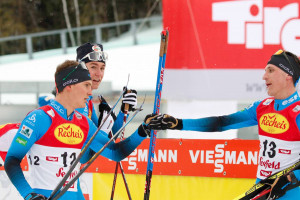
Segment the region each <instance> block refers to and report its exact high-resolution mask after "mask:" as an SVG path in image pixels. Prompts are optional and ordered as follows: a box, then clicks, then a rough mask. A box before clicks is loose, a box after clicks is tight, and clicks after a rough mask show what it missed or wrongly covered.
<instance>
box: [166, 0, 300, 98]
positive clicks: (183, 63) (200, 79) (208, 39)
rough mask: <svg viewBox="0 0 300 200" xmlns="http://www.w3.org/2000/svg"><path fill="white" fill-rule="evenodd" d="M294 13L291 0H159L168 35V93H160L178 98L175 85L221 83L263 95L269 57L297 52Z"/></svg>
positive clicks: (298, 22)
mask: <svg viewBox="0 0 300 200" xmlns="http://www.w3.org/2000/svg"><path fill="white" fill-rule="evenodd" d="M299 13H300V11H299V1H297V0H285V1H282V0H235V1H226V0H201V1H198V0H186V1H183V0H164V1H163V22H164V26H165V27H169V28H170V39H169V46H168V53H167V60H166V69H167V71H166V80H167V81H168V82H169V83H167V82H166V87H167V88H168V90H169V91H166V90H164V92H163V93H164V94H165V95H166V96H167V97H175V96H176V95H174V93H175V94H177V95H179V96H180V95H181V93H180V91H175V87H180V85H182V84H184V85H185V86H189V87H191V88H192V89H191V92H192V91H195V90H196V91H205V92H208V89H206V88H209V89H217V88H215V87H214V86H213V85H212V84H222V88H225V89H227V90H228V89H232V90H236V92H240V93H242V95H241V96H239V95H238V94H236V95H235V94H233V95H235V96H236V97H237V98H242V97H243V96H245V95H246V96H247V94H245V93H247V92H250V93H249V95H248V96H251V95H253V94H254V95H255V96H260V97H261V96H262V95H263V94H265V93H264V85H263V81H262V80H261V79H262V75H263V69H264V67H265V66H266V63H267V61H268V59H269V58H270V56H271V55H272V54H273V53H275V52H276V51H277V50H278V49H280V48H283V49H285V50H288V51H291V52H293V53H295V54H297V55H298V56H300V29H299V27H300V17H299ZM241 69H242V70H244V71H241ZM176 70H177V71H176ZM199 70H204V71H199ZM236 76H240V78H238V77H236ZM184 77H187V78H184ZM181 78H183V80H181ZM179 83H180V84H179ZM197 83H201V84H203V87H201V86H199V84H197ZM237 83H240V86H235V85H236V84H237ZM172 84H175V85H173V87H172ZM193 85H197V87H193ZM211 85H212V86H211ZM197 88H198V89H197ZM251 92H252V94H251ZM182 94H184V93H182ZM189 95H190V96H191V97H196V98H203V97H200V96H197V94H194V96H193V95H192V94H189ZM208 95H212V96H214V94H213V93H212V94H210V93H209V92H208ZM219 97H220V98H222V93H221V95H219ZM252 97H253V96H252ZM224 99H228V98H227V97H226V95H225V96H224Z"/></svg>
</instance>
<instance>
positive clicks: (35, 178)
mask: <svg viewBox="0 0 300 200" xmlns="http://www.w3.org/2000/svg"><path fill="white" fill-rule="evenodd" d="M66 113H67V111H66V109H65V108H64V107H63V106H62V105H61V104H59V103H58V102H57V101H55V100H51V101H50V104H49V105H47V106H43V107H41V108H40V109H37V110H34V111H32V112H31V113H30V114H28V115H27V117H26V118H25V119H24V120H23V122H22V123H21V125H20V129H19V130H18V132H17V134H16V136H15V138H14V140H13V142H12V144H11V147H10V149H9V151H8V153H7V157H6V161H5V166H6V172H7V174H8V176H9V177H10V179H11V181H12V183H13V184H14V185H15V187H16V188H17V190H18V191H19V193H20V194H21V196H22V197H25V196H26V195H27V194H29V193H32V192H35V193H38V194H43V195H45V196H46V197H49V196H50V194H51V191H52V190H53V189H54V187H55V186H56V185H57V183H58V182H59V181H60V180H61V179H62V176H63V175H64V173H65V172H66V171H67V170H68V168H69V167H70V165H71V164H72V162H73V161H74V160H75V159H76V157H77V156H78V154H79V152H80V151H81V149H82V147H84V146H85V144H86V143H87V141H88V140H89V139H90V137H91V136H92V135H93V133H94V132H95V131H96V130H97V127H96V126H95V125H94V123H93V122H92V121H91V120H90V119H89V118H87V117H85V116H84V115H82V114H80V113H79V112H77V111H74V112H73V113H72V114H71V115H70V116H67V114H66ZM144 138H145V137H141V136H140V135H139V134H138V132H137V131H136V132H134V133H133V134H132V135H131V136H130V137H128V138H127V139H126V140H124V141H123V142H120V143H118V144H115V143H111V144H110V145H108V147H107V148H106V149H105V150H104V151H103V152H102V154H101V155H103V156H105V157H107V158H109V159H112V160H115V161H120V160H122V159H124V158H125V157H126V156H128V155H129V154H130V153H131V152H132V151H133V150H134V149H135V148H136V147H137V146H138V145H139V144H140V143H141V142H142V141H143V140H144ZM108 140H109V138H108V137H107V134H106V133H105V132H103V131H100V132H99V133H98V134H97V136H96V138H95V140H94V141H93V142H92V144H91V145H90V147H89V149H88V151H87V152H86V153H85V154H84V155H83V157H82V158H81V160H80V163H85V162H87V161H88V159H89V158H90V157H91V155H92V154H93V152H97V151H99V150H100V149H101V148H102V146H103V145H104V144H105V143H106V142H107V141H108ZM26 153H28V162H29V165H30V168H29V172H30V173H31V176H30V180H31V186H30V185H29V184H28V182H27V181H26V179H25V178H24V176H23V173H22V169H21V167H20V162H21V160H22V159H23V157H24V156H25V155H26ZM78 170H79V164H78V165H77V167H76V168H75V170H74V171H73V175H74V174H76V173H77V172H78ZM61 199H84V198H83V195H82V192H81V191H80V187H78V184H77V183H74V185H73V186H72V187H71V188H70V189H69V190H68V191H67V192H66V193H65V194H64V195H63V196H62V197H61Z"/></svg>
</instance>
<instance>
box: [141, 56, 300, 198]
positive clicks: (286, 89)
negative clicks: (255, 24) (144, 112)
mask: <svg viewBox="0 0 300 200" xmlns="http://www.w3.org/2000/svg"><path fill="white" fill-rule="evenodd" d="M299 76H300V61H299V58H298V57H297V56H296V55H294V54H293V53H291V52H288V51H283V50H279V51H277V52H276V53H275V54H274V55H272V57H271V59H270V60H269V62H268V63H267V66H266V67H265V73H264V75H263V80H264V81H265V83H266V87H267V92H268V95H269V96H271V97H270V98H267V99H264V100H261V101H256V102H254V103H253V104H252V105H251V106H249V107H248V108H245V109H244V110H242V111H239V112H236V113H233V114H230V115H225V116H217V117H206V118H199V119H177V118H175V117H172V116H170V115H167V114H164V115H160V116H159V117H156V118H155V119H154V120H151V121H150V123H149V127H150V128H152V129H156V130H164V129H177V130H185V131H201V132H216V131H218V132H219V131H226V130H229V129H238V128H243V127H248V126H254V125H258V128H259V129H258V132H259V140H260V151H259V162H258V169H257V174H256V177H257V181H256V183H258V182H260V183H265V184H270V185H272V187H271V192H270V193H269V198H268V199H282V200H283V199H289V200H292V199H299V197H300V188H299V187H295V186H297V185H298V186H299V181H300V170H299V169H297V170H294V171H292V172H289V173H288V174H285V175H283V176H281V177H279V178H277V179H276V180H275V181H274V179H273V180H271V182H269V181H270V180H268V179H266V178H267V177H269V176H271V175H273V174H275V173H277V172H279V171H282V170H284V169H286V168H288V167H290V166H293V165H294V164H295V163H297V162H298V161H299V159H300V97H299V94H298V92H297V90H296V84H297V82H298V81H299ZM151 116H152V115H148V116H147V117H146V119H147V118H149V117H151ZM293 188H294V189H293ZM251 198H252V197H251ZM245 199H246V198H245ZM248 199H249V198H248Z"/></svg>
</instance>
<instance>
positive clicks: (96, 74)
mask: <svg viewBox="0 0 300 200" xmlns="http://www.w3.org/2000/svg"><path fill="white" fill-rule="evenodd" d="M76 52H77V57H76V60H77V61H83V62H85V64H86V66H87V67H88V69H89V72H90V74H91V79H92V89H93V90H96V89H98V87H99V85H100V83H101V81H102V79H103V76H104V71H105V67H106V61H107V54H106V53H105V52H104V51H103V46H102V45H101V44H96V43H89V42H88V43H85V44H83V45H81V46H79V47H78V48H77V49H76ZM126 90H127V88H126ZM129 91H130V92H129ZM136 95H137V92H136V91H135V90H132V89H131V90H128V91H126V92H125V94H124V95H123V99H122V106H121V110H120V112H119V114H118V116H117V117H116V115H115V114H114V113H113V112H112V114H111V115H110V116H109V118H108V119H107V120H106V122H105V124H104V125H103V126H102V130H103V131H105V132H106V133H109V132H110V131H111V130H112V132H116V131H117V130H118V129H119V128H120V127H121V125H122V122H123V118H124V112H125V110H124V108H125V104H128V105H129V110H128V111H132V110H133V108H134V107H135V106H136V105H137V96H136ZM91 100H92V96H91V97H90V99H89V101H88V103H87V105H86V107H85V108H82V109H79V110H78V111H79V112H80V113H83V114H85V115H87V116H89V118H90V119H92V121H93V122H94V123H95V124H96V125H98V126H99V125H100V123H101V122H102V120H103V119H104V118H105V117H106V115H107V113H108V112H109V111H110V109H111V108H110V106H109V105H108V104H107V102H106V100H105V99H104V98H103V97H102V96H100V97H99V100H100V102H101V103H100V104H99V118H98V117H97V115H96V112H95V109H94V105H93V103H92V101H91ZM114 122H116V123H114Z"/></svg>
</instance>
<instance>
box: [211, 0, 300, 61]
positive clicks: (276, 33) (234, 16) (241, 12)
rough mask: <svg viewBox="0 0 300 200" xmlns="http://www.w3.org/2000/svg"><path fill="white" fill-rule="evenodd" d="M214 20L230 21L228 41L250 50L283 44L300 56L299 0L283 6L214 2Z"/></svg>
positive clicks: (256, 0)
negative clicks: (242, 45)
mask: <svg viewBox="0 0 300 200" xmlns="http://www.w3.org/2000/svg"><path fill="white" fill-rule="evenodd" d="M212 20H213V21H215V22H227V37H228V38H227V42H228V44H245V46H246V48H247V49H262V48H263V47H264V44H266V45H280V44H281V45H282V46H283V48H284V49H288V50H289V51H292V52H293V53H295V54H297V55H300V29H299V28H298V27H300V19H299V3H298V2H296V1H295V3H290V4H287V5H285V6H283V7H282V8H280V7H263V0H240V1H224V2H216V3H213V4H212Z"/></svg>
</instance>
